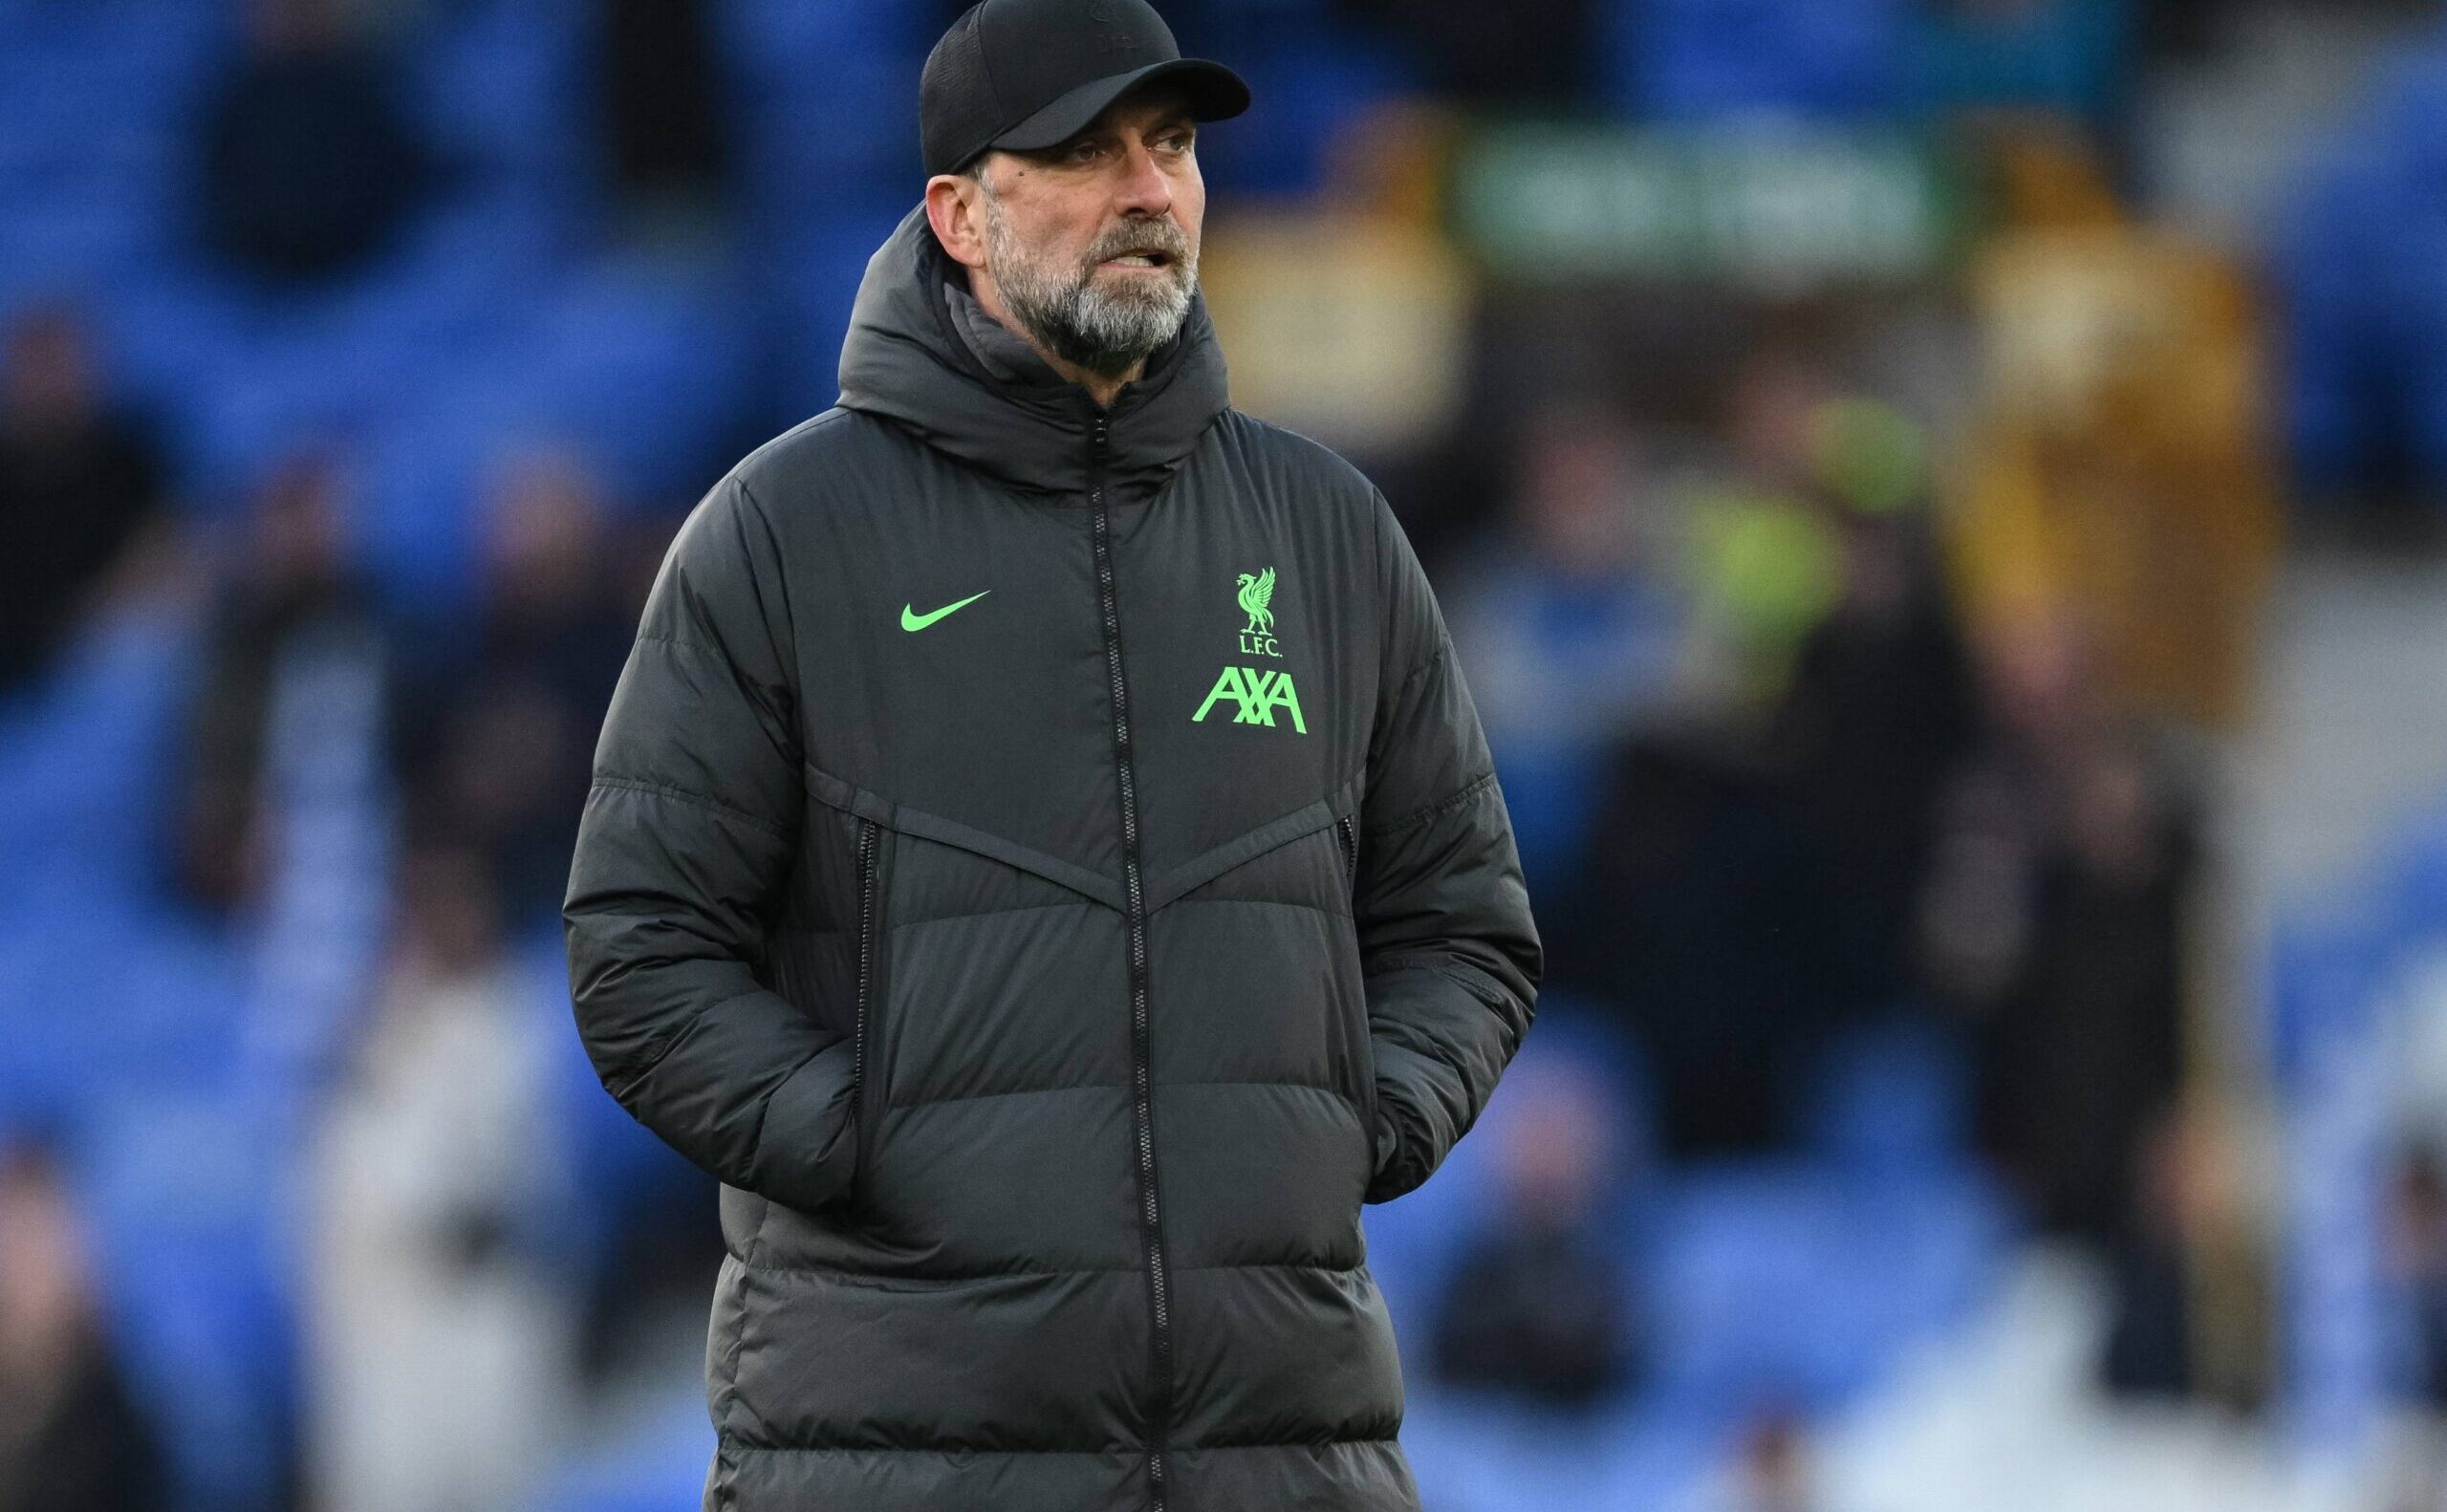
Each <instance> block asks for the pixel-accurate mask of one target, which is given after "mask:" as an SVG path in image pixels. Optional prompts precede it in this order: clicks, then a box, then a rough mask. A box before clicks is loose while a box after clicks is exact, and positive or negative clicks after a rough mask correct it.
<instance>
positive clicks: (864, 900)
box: [850, 819, 876, 1126]
mask: <svg viewBox="0 0 2447 1512" xmlns="http://www.w3.org/2000/svg"><path fill="white" fill-rule="evenodd" d="M875 955H876V822H875V821H874V820H873V819H861V820H859V821H858V992H857V1008H856V1017H855V1019H854V1020H853V1021H852V1024H851V1028H850V1063H851V1067H852V1072H851V1074H852V1075H853V1077H854V1078H855V1080H854V1081H853V1083H852V1085H851V1090H850V1111H851V1117H852V1118H853V1119H854V1120H855V1121H856V1122H857V1123H859V1124H860V1125H861V1126H863V1125H864V1123H865V1121H866V1117H867V999H868V995H869V988H870V984H871V983H873V982H874V980H875Z"/></svg>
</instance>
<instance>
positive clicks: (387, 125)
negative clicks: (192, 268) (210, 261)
mask: <svg viewBox="0 0 2447 1512" xmlns="http://www.w3.org/2000/svg"><path fill="white" fill-rule="evenodd" d="M247 9H248V18H249V33H248V44H249V45H248V51H247V53H246V55H245V56H244V57H243V58H241V59H240V60H239V62H238V64H237V65H236V66H235V67H234V68H233V69H231V70H230V72H229V73H228V74H227V76H225V77H224V78H223V79H222V80H221V81H220V84H219V86H218V88H217V89H216V90H215V91H214V93H213V94H212V95H211V97H209V98H208V100H207V101H206V103H205V105H204V107H203V110H202V112H201V115H200V117H199V119H198V120H197V122H196V126H195V131H194V140H195V141H196V142H197V143H198V148H197V151H198V157H197V160H196V162H195V179H194V184H193V193H194V197H195V198H194V205H195V213H196V215H197V218H198V225H199V232H200V236H201V240H202V243H203V246H204V247H205V248H206V250H207V251H209V252H211V253H212V254H214V255H215V256H217V257H218V258H220V259H222V260H223V262H224V263H226V264H227V266H228V267H229V268H231V269H234V270H239V271H241V272H245V273H249V274H252V275H254V276H256V277H258V278H260V279H262V280H264V281H266V282H269V283H273V284H289V283H308V282H317V281H322V280H327V279H331V278H335V277H338V276H341V275H344V274H347V273H349V272H352V271H354V270H357V269H358V268H361V267H362V266H364V265H365V264H366V263H367V262H368V261H369V260H370V259H372V258H373V257H374V256H375V255H376V254H377V253H379V252H380V251H381V250H382V249H383V248H385V247H387V246H388V245H389V244H390V243H391V242H392V241H393V240H394V238H395V237H396V235H397V234H398V232H399V230H400V228H401V227H402V226H403V225H404V224H405V223H406V222H407V221H408V220H409V219H410V218H411V217H412V216H414V215H415V214H416V212H417V211H418V209H419V208H420V207H421V206H422V205H423V204H424V203H425V201H426V199H427V197H428V195H429V193H430V191H431V189H432V187H433V185H434V183H435V174H434V164H433V160H432V158H431V155H430V153H429V152H428V150H427V149H426V147H425V146H424V144H423V143H422V141H421V140H419V138H418V136H417V133H416V131H415V130H414V128H413V126H412V125H411V123H410V121H409V120H408V119H407V117H406V116H405V115H404V114H403V113H402V111H401V106H400V102H399V100H398V97H397V91H398V89H399V86H400V82H401V81H400V79H399V77H398V76H397V73H396V70H395V69H394V67H393V65H392V60H391V59H390V58H388V57H387V56H385V55H384V54H381V53H379V52H377V51H376V50H375V49H373V48H372V47H371V46H369V45H367V44H366V43H364V42H363V41H361V40H360V39H358V38H357V37H356V36H355V35H353V34H352V33H351V32H350V31H349V29H348V27H347V25H346V22H345V16H344V13H343V11H341V9H340V7H339V6H338V4H337V3H336V0H248V3H247Z"/></svg>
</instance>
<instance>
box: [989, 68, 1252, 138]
mask: <svg viewBox="0 0 2447 1512" xmlns="http://www.w3.org/2000/svg"><path fill="white" fill-rule="evenodd" d="M1159 78H1160V79H1164V80H1167V81H1169V82H1172V83H1177V84H1179V85H1180V86H1181V89H1182V91H1183V93H1185V94H1186V95H1187V96H1188V97H1189V113H1190V118H1191V119H1194V120H1226V119H1230V118H1232V117H1234V116H1237V115H1239V114H1241V112H1243V111H1245V110H1246V109H1248V108H1249V86H1248V85H1246V84H1245V83H1243V82H1242V81H1241V76H1240V75H1238V74H1235V73H1233V72H1232V71H1231V70H1230V69H1228V68H1225V67H1224V65H1223V64H1221V63H1211V62H1209V61H1207V60H1206V59H1205V58H1202V57H1177V58H1171V59H1168V60H1167V61H1165V62H1161V63H1150V64H1148V65H1147V66H1146V67H1145V68H1139V69H1133V70H1131V71H1130V72H1129V73H1127V74H1114V75H1110V76H1106V77H1104V78H1099V79H1092V80H1090V81H1089V82H1087V83H1085V84H1082V85H1080V86H1079V87H1078V88H1077V89H1074V90H1072V91H1070V92H1069V93H1067V94H1065V95H1063V96H1061V97H1058V98H1057V99H1055V100H1054V101H1053V103H1052V104H1050V105H1048V106H1046V107H1045V108H1044V109H1043V110H1040V111H1038V112H1037V113H1036V114H1035V115H1033V116H1030V117H1029V119H1026V120H1024V121H1021V122H1020V123H1019V124H1018V125H1016V126H1013V127H1012V128H1011V129H1010V130H1008V131H1007V132H1004V133H1003V134H1002V135H1000V136H998V137H996V138H995V139H994V140H992V141H989V142H987V143H986V145H987V146H988V147H1004V148H1008V149H1009V150H1011V151H1013V152H1034V151H1037V150H1039V149H1041V148H1045V147H1052V146H1058V145H1060V144H1061V143H1063V142H1065V141H1068V140H1071V139H1072V137H1074V136H1076V135H1078V134H1079V132H1080V131H1082V130H1084V129H1085V128H1086V127H1087V125H1088V123H1089V122H1090V121H1092V120H1094V119H1096V118H1097V117H1098V116H1100V115H1103V114H1104V110H1105V107H1106V106H1108V105H1110V104H1112V103H1113V102H1114V101H1115V100H1116V99H1119V98H1120V97H1122V96H1124V95H1127V94H1129V93H1130V92H1131V91H1132V90H1134V89H1137V87H1138V86H1139V85H1141V84H1144V83H1147V82H1149V81H1150V80H1152V79H1159Z"/></svg>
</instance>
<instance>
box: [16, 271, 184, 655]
mask: <svg viewBox="0 0 2447 1512" xmlns="http://www.w3.org/2000/svg"><path fill="white" fill-rule="evenodd" d="M0 364H5V366H0V694H5V693H8V692H10V691H12V690H15V689H17V688H20V687H23V686H26V685H27V684H29V683H31V682H32V681H33V680H36V679H37V678H39V677H40V676H41V674H42V673H43V672H44V671H45V670H46V669H47V668H48V667H49V666H50V665H51V663H52V659H53V657H54V654H55V653H56V652H57V651H58V649H59V646H60V643H61V641H62V640H63V639H64V638H65V637H66V636H67V634H68V631H69V628H70V626H71V625H73V624H74V623H75V621H76V617H77V613H78V610H79V608H80V607H81V605H82V603H83V601H84V598H85V596H86V595H87V594H90V593H91V592H92V591H93V589H94V587H95V585H96V583H97V580H98V579H99V578H100V577H101V576H102V575H103V573H104V571H105V570H106V569H107V568H108V567H109V566H110V565H111V564H112V563H113V562H114V561H116V560H118V559H119V556H120V553H121V552H122V551H125V550H126V548H127V547H128V545H129V544H130V542H131V541H133V540H134V539H135V538H136V537H137V535H138V534H139V533H140V532H141V530H143V529H144V528H145V527H146V526H147V524H148V523H150V522H153V521H155V520H157V519H158V518H159V516H160V514H161V510H162V504H163V502H164V499H163V495H164V491H165V487H166V483H167V475H166V470H165V466H164V464H163V461H162V455H161V452H160V450H159V448H158V447H157V446H156V444H155V443H154V440H153V436H152V433H151V430H150V428H149V427H148V426H146V425H145V424H144V423H142V422H141V421H140V420H139V419H138V418H137V417H136V416H135V415H134V414H132V413H130V412H129V411H128V410H126V409H124V408H122V407H121V406H119V405H117V404H115V403H113V402H112V401H111V400H110V399H109V397H108V395H107V394H106V393H105V391H104V389H103V385H102V378H101V371H100V363H99V360H98V358H97V354H96V352H95V350H94V334H93V332H92V330H91V329H90V328H89V327H88V326H87V324H86V322H85V320H84V318H83V317H82V316H81V315H80V314H79V313H77V311H76V309H75V307H73V306H70V305H67V304H64V303H63V304H43V303H37V304H33V305H31V306H29V307H28V308H27V309H25V310H24V311H23V312H22V313H19V314H18V315H17V316H16V318H15V319H14V320H13V321H11V324H10V327H9V332H8V336H7V350H6V354H5V356H0Z"/></svg>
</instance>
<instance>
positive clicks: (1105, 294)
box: [980, 87, 1206, 375]
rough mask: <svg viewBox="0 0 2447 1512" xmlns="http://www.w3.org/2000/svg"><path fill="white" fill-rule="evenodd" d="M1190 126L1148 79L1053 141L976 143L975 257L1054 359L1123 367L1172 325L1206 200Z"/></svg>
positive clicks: (1182, 303) (1185, 304)
mask: <svg viewBox="0 0 2447 1512" xmlns="http://www.w3.org/2000/svg"><path fill="white" fill-rule="evenodd" d="M1197 130H1198V128H1197V125H1196V123H1195V122H1193V121H1192V120H1191V119H1190V115H1189V110H1188V107H1187V105H1186V104H1185V102H1184V101H1182V99H1181V98H1180V96H1179V95H1178V94H1177V93H1175V92H1173V91H1170V90H1165V89H1161V88H1160V87H1159V88H1158V89H1154V90H1149V91H1145V92H1139V93H1134V94H1131V95H1127V96H1124V97H1122V98H1120V99H1118V100H1116V101H1115V102H1114V104H1113V105H1112V106H1111V107H1110V108H1108V109H1107V110H1106V111H1105V113H1104V114H1103V115H1101V116H1099V117H1097V118H1096V119H1095V120H1094V122H1092V123H1091V124H1090V125H1089V126H1088V128H1087V129H1086V130H1084V131H1082V132H1080V133H1079V134H1078V135H1077V136H1075V137H1072V139H1071V140H1068V141H1065V142H1063V143H1061V144H1060V145H1058V146H1054V147H1050V148H1047V149H1045V150H1043V151H1041V152H1027V153H1019V152H1004V151H995V152H989V153H988V154H987V155H986V161H985V168H984V172H983V175H982V177H981V180H980V182H981V184H982V186H983V188H984V190H985V193H984V194H983V195H982V196H981V198H982V200H983V202H984V204H983V209H984V212H985V214H984V220H985V272H986V275H987V276H988V277H990V278H991V279H992V280H993V282H994V286H995V288H996V290H997V291H998V292H1000V293H1001V295H1002V299H1003V303H1004V306H1005V308H1006V309H1007V311H1009V313H1010V314H1011V316H1012V318H1014V319H1016V320H1017V321H1019V322H1020V324H1021V325H1023V326H1024V327H1026V328H1027V329H1028V331H1029V333H1030V334H1032V335H1034V336H1035V337H1036V338H1037V340H1038V341H1040V342H1042V343H1043V344H1044V345H1045V346H1046V347H1048V348H1049V349H1050V350H1051V351H1052V352H1054V353H1055V354H1056V355H1057V356H1061V357H1063V358H1064V359H1065V360H1067V361H1071V362H1075V363H1077V364H1078V365H1079V366H1081V367H1084V368H1087V369H1089V370H1090V371H1092V372H1095V373H1102V374H1106V375H1118V374H1122V373H1126V372H1128V371H1129V370H1130V369H1131V368H1132V367H1133V366H1134V365H1136V364H1137V362H1139V361H1140V360H1141V359H1143V358H1144V357H1146V356H1148V355H1149V354H1150V353H1152V352H1154V351H1156V350H1157V349H1158V348H1159V347H1161V346H1162V345H1163V344H1164V343H1165V342H1167V341H1169V340H1171V339H1172V338H1173V336H1174V335H1175V334H1176V333H1178V332H1179V331H1180V327H1181V321H1182V320H1183V319H1184V318H1185V317H1186V316H1187V315H1188V313H1189V305H1190V295H1191V293H1192V292H1194V291H1195V290H1196V289H1197V287H1198V239H1199V227H1200V223H1201V222H1202V219H1203V218H1204V216H1205V212H1206V185H1205V183H1204V181H1202V179H1201V178H1200V177H1199V171H1198V156H1197V152H1196V150H1195V148H1196V138H1197Z"/></svg>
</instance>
